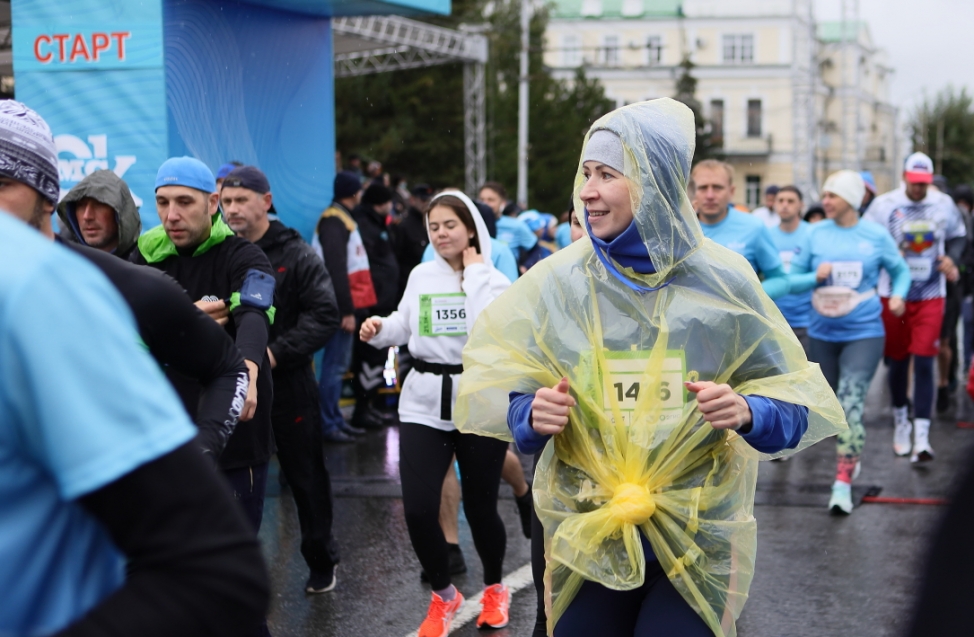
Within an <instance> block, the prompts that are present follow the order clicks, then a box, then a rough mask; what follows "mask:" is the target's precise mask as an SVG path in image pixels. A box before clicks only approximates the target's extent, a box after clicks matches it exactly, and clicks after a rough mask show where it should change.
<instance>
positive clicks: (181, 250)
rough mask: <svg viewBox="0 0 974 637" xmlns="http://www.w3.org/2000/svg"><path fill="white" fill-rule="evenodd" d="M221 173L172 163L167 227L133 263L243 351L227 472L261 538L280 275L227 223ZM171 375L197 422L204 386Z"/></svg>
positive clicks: (164, 172) (166, 166) (153, 234)
mask: <svg viewBox="0 0 974 637" xmlns="http://www.w3.org/2000/svg"><path fill="white" fill-rule="evenodd" d="M215 189H216V182H215V181H214V179H213V173H211V172H210V169H209V168H207V167H206V165H205V164H204V163H203V162H201V161H199V160H198V159H193V158H191V157H176V158H172V159H168V160H166V161H165V162H164V163H163V164H162V166H160V167H159V171H158V174H157V175H156V211H157V212H158V214H159V220H160V221H161V222H162V224H161V225H159V226H156V227H155V228H153V229H152V230H149V231H148V232H146V233H145V234H143V235H142V236H141V237H140V238H139V249H138V251H137V252H135V253H133V255H132V256H133V259H134V260H135V261H136V262H137V263H138V264H140V265H145V264H148V265H150V266H152V267H154V268H157V269H159V270H162V271H163V272H165V273H166V274H168V275H170V276H171V277H173V278H174V279H176V281H177V282H178V283H179V284H180V285H181V286H183V289H185V290H186V292H187V293H188V294H189V298H191V299H199V300H198V301H197V302H196V304H197V306H198V307H200V309H202V310H203V311H204V312H206V313H207V314H209V315H210V316H211V317H212V318H214V319H215V320H216V321H217V322H218V323H220V324H221V325H223V326H224V328H225V329H226V331H227V333H228V334H229V335H230V337H231V338H233V339H234V342H235V343H236V345H237V348H238V349H239V350H240V353H241V354H242V355H243V357H244V362H245V364H246V365H247V370H248V374H249V377H250V383H249V387H248V390H247V397H246V401H245V403H244V407H243V410H242V413H241V416H240V422H239V423H238V424H237V428H236V430H235V431H234V435H233V436H232V437H231V438H230V441H229V442H228V443H227V446H226V448H225V449H224V450H223V454H222V455H221V456H220V462H219V466H220V469H221V470H222V471H223V474H224V475H225V476H226V477H227V479H228V480H229V481H230V483H231V485H232V487H233V491H234V495H235V496H236V498H237V500H238V501H239V502H240V505H241V507H242V508H243V510H244V512H245V514H246V515H247V518H248V519H249V520H250V522H251V525H252V526H253V529H254V533H256V532H257V530H258V529H260V522H261V518H262V517H263V511H264V487H265V486H266V482H267V465H268V462H269V461H270V458H271V455H273V453H274V439H273V434H272V433H271V420H270V415H271V405H272V403H273V398H274V393H273V385H272V384H271V370H270V361H269V360H268V358H267V332H268V327H269V320H270V319H269V312H272V311H273V305H272V303H273V298H274V275H273V273H272V272H271V266H270V263H269V262H268V261H267V257H265V256H264V253H263V252H261V250H260V248H258V247H257V246H255V245H253V244H251V243H250V242H249V241H247V240H245V239H241V238H239V237H235V236H233V231H232V230H230V228H229V227H228V226H227V225H226V223H225V222H224V221H223V218H222V217H221V216H220V214H219V212H218V210H217V205H218V203H219V195H218V194H217V193H216V192H214V190H215ZM167 371H168V376H169V379H170V381H171V382H172V383H173V385H174V386H175V387H176V390H177V392H178V393H179V394H180V397H181V398H182V399H183V405H184V406H185V407H186V409H187V410H188V411H189V413H190V416H194V415H195V414H196V405H197V404H198V401H199V395H200V386H199V383H198V382H196V381H195V380H192V379H187V378H184V377H182V376H181V375H179V374H177V373H174V372H172V371H169V370H167Z"/></svg>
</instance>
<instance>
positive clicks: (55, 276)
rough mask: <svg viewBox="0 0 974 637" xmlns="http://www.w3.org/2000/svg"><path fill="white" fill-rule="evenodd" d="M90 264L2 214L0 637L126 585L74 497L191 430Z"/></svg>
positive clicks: (76, 614)
mask: <svg viewBox="0 0 974 637" xmlns="http://www.w3.org/2000/svg"><path fill="white" fill-rule="evenodd" d="M138 343H139V336H138V332H137V331H136V327H135V321H134V319H133V318H132V315H131V312H130V311H129V309H128V307H127V306H126V305H125V303H124V302H123V301H122V299H121V298H120V297H119V295H118V293H117V292H116V291H115V289H114V288H113V287H112V285H111V284H110V283H109V282H108V280H107V279H106V278H105V277H104V276H103V275H102V273H101V272H99V271H98V270H97V269H96V268H95V267H94V266H93V265H91V264H90V263H88V262H87V261H85V260H84V259H82V258H81V257H78V256H76V255H74V254H71V253H70V252H69V251H68V250H66V249H64V248H62V247H60V246H57V245H55V244H54V242H52V241H49V240H47V239H45V238H44V237H42V236H41V235H40V234H39V233H38V232H37V231H35V230H33V229H31V228H29V227H28V226H27V225H26V224H24V223H22V222H20V221H17V220H15V219H14V218H13V217H11V216H9V215H7V214H5V213H2V212H0V564H2V565H3V566H2V567H0V591H3V602H2V603H0V635H25V636H26V635H47V634H50V633H54V632H56V631H58V630H60V629H62V628H64V627H65V626H67V625H69V624H70V623H72V622H73V621H74V620H76V619H78V618H80V617H81V616H82V615H84V614H85V613H86V612H88V611H89V610H90V609H91V608H92V607H94V606H96V605H97V604H98V603H99V602H100V601H101V600H103V599H104V598H105V597H107V596H108V595H110V594H111V593H112V592H113V591H115V590H116V589H117V588H118V587H119V586H121V584H122V582H123V581H124V561H123V558H122V556H121V555H120V554H119V552H118V550H117V549H116V548H115V547H114V545H113V544H112V542H111V539H110V537H109V535H108V533H107V532H106V530H105V529H104V528H103V527H102V525H101V524H100V523H99V522H98V521H97V520H95V519H94V518H93V517H91V516H90V515H89V514H88V513H87V512H86V511H85V510H84V508H82V507H81V506H80V505H79V504H78V503H77V502H76V501H77V499H78V498H80V497H82V496H84V495H87V494H90V493H92V492H93V491H96V490H98V489H100V488H102V487H104V486H106V485H108V484H109V483H111V482H114V481H115V480H117V479H118V478H120V477H122V476H124V475H126V474H128V473H130V472H131V471H132V470H134V469H136V468H137V467H139V466H141V465H143V464H145V463H147V462H149V461H152V460H155V459H156V458H159V457H160V456H163V455H165V454H167V453H169V452H171V451H172V450H174V449H175V448H176V447H178V446H180V445H182V444H185V443H186V442H188V441H189V440H191V439H192V438H193V436H194V435H195V434H196V429H195V427H193V425H192V423H190V421H189V418H188V416H187V415H186V413H185V411H183V408H182V404H181V403H180V401H179V398H178V397H177V396H176V394H175V392H174V391H173V390H172V388H171V386H170V385H169V383H168V381H167V380H166V378H165V376H163V374H162V371H161V370H160V368H159V366H158V365H157V364H156V363H155V362H154V361H153V360H152V359H151V358H150V357H149V354H148V353H147V352H146V351H145V350H144V349H142V348H141V347H140V346H139V345H138Z"/></svg>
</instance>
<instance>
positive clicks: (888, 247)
mask: <svg viewBox="0 0 974 637" xmlns="http://www.w3.org/2000/svg"><path fill="white" fill-rule="evenodd" d="M882 242H883V246H882V251H883V256H882V260H883V268H884V269H885V270H886V271H887V272H888V273H889V277H890V279H891V280H892V282H893V285H892V290H891V293H890V296H898V297H900V298H904V299H905V298H906V295H907V294H908V293H909V292H910V285H912V284H913V281H912V280H911V279H910V266H908V265H907V264H906V260H905V259H903V255H901V254H900V251H899V248H897V247H896V243H894V242H893V237H892V236H891V235H889V234H888V233H887V234H884V235H883V238H882Z"/></svg>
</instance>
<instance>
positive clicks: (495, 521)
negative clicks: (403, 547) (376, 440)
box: [399, 422, 507, 591]
mask: <svg viewBox="0 0 974 637" xmlns="http://www.w3.org/2000/svg"><path fill="white" fill-rule="evenodd" d="M454 454H455V455H456V457H457V463H458V464H459V465H460V486H461V489H462V493H463V512H464V514H466V516H467V522H469V523H470V532H471V534H472V535H473V542H474V546H476V547H477V553H478V554H479V555H480V560H481V561H482V562H483V565H484V584H485V585H487V586H490V585H491V584H499V583H500V581H501V577H502V576H503V572H502V570H503V566H504V551H505V550H506V549H507V533H506V531H505V530H504V522H503V521H502V520H501V517H500V515H499V514H498V513H497V491H498V489H499V488H500V481H501V469H502V468H503V466H504V456H505V455H506V454H507V443H506V442H503V441H501V440H497V439H494V438H485V437H483V436H476V435H473V434H462V433H460V432H459V431H440V430H439V429H434V428H432V427H427V426H426V425H418V424H415V423H407V422H404V423H402V425H400V427H399V475H400V479H401V480H402V503H403V509H404V510H405V512H406V526H407V527H408V529H409V539H410V540H411V541H412V543H413V550H415V551H416V557H418V558H419V563H420V564H422V566H423V570H424V571H425V572H426V574H427V575H428V576H429V580H430V585H431V586H432V588H433V590H435V591H436V590H442V589H444V588H447V587H448V586H449V585H450V568H449V562H450V558H449V553H448V550H447V544H446V538H444V537H443V529H442V528H440V495H441V492H442V491H443V478H444V476H446V472H447V470H448V469H449V468H450V462H451V460H452V459H453V456H454Z"/></svg>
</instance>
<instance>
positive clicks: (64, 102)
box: [11, 0, 168, 228]
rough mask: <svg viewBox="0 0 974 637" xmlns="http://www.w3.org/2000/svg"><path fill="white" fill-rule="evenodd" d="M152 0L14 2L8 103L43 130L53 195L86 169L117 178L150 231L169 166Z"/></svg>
mask: <svg viewBox="0 0 974 637" xmlns="http://www.w3.org/2000/svg"><path fill="white" fill-rule="evenodd" d="M160 3H161V0H155V1H153V0H142V1H141V2H125V1H122V0H73V1H72V2H71V4H70V11H69V10H66V7H65V3H64V2H62V1H61V0H13V2H12V3H11V12H12V18H13V23H14V25H15V27H14V29H13V60H14V73H15V76H16V78H17V85H16V91H17V99H18V100H20V101H22V102H24V103H25V104H27V105H28V106H30V107H31V108H33V109H35V110H36V111H37V112H38V113H40V114H41V116H42V117H43V118H44V119H45V120H47V123H48V124H50V126H51V130H52V131H53V132H54V141H55V144H56V145H57V150H58V171H59V172H60V175H61V193H62V195H63V194H64V193H66V192H67V191H68V190H70V189H71V188H72V187H73V186H74V185H76V184H77V183H78V182H79V181H81V180H82V179H84V177H85V176H87V175H89V174H91V173H92V172H94V171H95V170H100V169H108V170H112V171H114V172H115V174H116V175H118V176H119V177H121V178H122V179H124V180H125V181H126V182H127V183H128V185H129V188H130V189H131V190H132V195H133V196H134V197H135V201H136V204H138V205H139V206H140V213H141V215H142V223H143V225H144V226H145V227H146V228H150V227H152V226H155V225H158V224H159V218H158V216H157V215H156V210H155V203H154V195H153V193H154V189H155V176H156V170H157V169H158V168H159V165H160V164H161V163H162V162H163V161H165V160H166V157H168V149H167V141H168V131H167V130H166V88H165V87H166V78H165V69H164V65H163V54H162V52H163V48H162V6H161V4H160Z"/></svg>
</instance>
